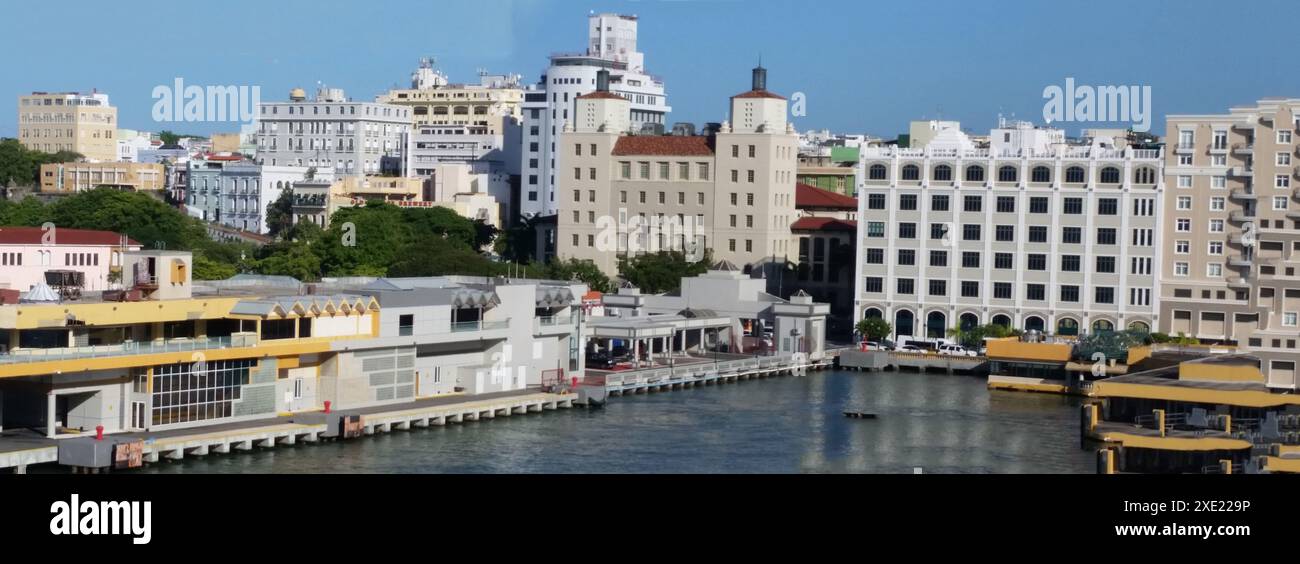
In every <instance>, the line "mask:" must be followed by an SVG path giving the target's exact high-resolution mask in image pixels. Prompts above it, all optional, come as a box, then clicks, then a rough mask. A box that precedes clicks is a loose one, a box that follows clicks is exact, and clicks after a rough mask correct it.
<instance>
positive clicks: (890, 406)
mask: <svg viewBox="0 0 1300 564" xmlns="http://www.w3.org/2000/svg"><path fill="white" fill-rule="evenodd" d="M1078 405H1079V402H1078V400H1076V399H1070V398H1065V397H1060V396H1054V395H1046V394H1027V393H1015V392H998V391H989V390H987V389H986V388H985V383H984V379H982V378H976V377H971V376H948V375H939V374H912V373H894V372H882V373H875V374H869V373H862V372H839V371H826V372H819V373H813V374H811V375H809V376H807V377H804V378H776V379H769V380H754V381H748V382H740V383H736V384H727V385H722V386H713V387H705V388H695V389H691V390H681V391H674V392H663V393H657V394H645V395H637V396H626V397H623V398H611V400H610V401H609V403H608V404H607V405H606V407H605V408H604V409H598V410H590V411H588V410H586V409H581V408H579V409H572V410H560V411H554V412H546V413H542V414H535V415H527V416H515V417H510V418H497V419H496V420H493V421H484V422H481V423H469V424H465V425H449V426H446V427H431V428H429V429H419V430H414V431H411V432H404V431H398V432H393V433H389V434H385V435H377V436H374V437H369V438H365V439H358V440H353V441H347V442H334V443H323V444H321V445H316V446H297V447H279V448H276V449H269V450H259V451H256V452H255V453H247V454H238V455H213V456H209V457H207V458H204V459H200V458H189V459H187V460H185V461H183V462H163V463H159V464H154V465H151V466H149V467H148V468H146V469H145V470H144V471H145V472H176V473H181V472H185V473H196V472H198V473H213V472H217V473H227V472H241V473H248V472H254V473H311V472H320V473H325V472H361V473H436V472H456V473H469V472H504V473H523V472H543V473H568V472H599V473H624V472H651V473H673V472H706V473H714V472H726V473H747V472H783V473H785V472H894V473H911V472H912V471H913V468H914V467H917V466H920V467H922V468H923V469H924V471H925V472H926V473H987V472H995V473H1091V472H1092V471H1093V465H1094V462H1093V455H1092V454H1091V453H1089V452H1087V451H1084V450H1081V449H1079V448H1078V444H1079V439H1078V437H1079V435H1078ZM846 409H850V410H862V411H870V412H874V413H878V414H879V415H880V418H879V419H876V420H855V419H847V418H845V417H844V416H843V415H842V412H843V411H844V410H846Z"/></svg>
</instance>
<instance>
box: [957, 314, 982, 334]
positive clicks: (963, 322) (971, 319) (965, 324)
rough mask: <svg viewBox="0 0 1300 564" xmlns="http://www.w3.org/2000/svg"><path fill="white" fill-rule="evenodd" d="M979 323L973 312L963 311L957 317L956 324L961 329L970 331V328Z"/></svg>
mask: <svg viewBox="0 0 1300 564" xmlns="http://www.w3.org/2000/svg"><path fill="white" fill-rule="evenodd" d="M979 324H980V318H979V316H977V315H975V314H973V313H963V314H961V317H960V318H958V321H957V325H958V326H960V327H961V330H962V331H970V330H971V329H974V328H975V327H976V326H978V325H979Z"/></svg>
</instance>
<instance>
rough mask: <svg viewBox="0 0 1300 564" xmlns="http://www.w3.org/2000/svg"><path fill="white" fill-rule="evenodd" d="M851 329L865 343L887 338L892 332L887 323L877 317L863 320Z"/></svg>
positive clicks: (892, 329)
mask: <svg viewBox="0 0 1300 564" xmlns="http://www.w3.org/2000/svg"><path fill="white" fill-rule="evenodd" d="M853 328H854V329H855V330H856V331H857V332H858V334H859V335H862V338H863V339H864V340H867V341H879V340H881V339H884V338H886V337H888V336H889V334H890V333H892V332H893V331H894V328H893V327H891V326H890V325H889V322H888V321H885V320H884V319H882V318H879V317H866V318H863V319H862V321H859V322H858V324H857V325H855V326H854V327H853Z"/></svg>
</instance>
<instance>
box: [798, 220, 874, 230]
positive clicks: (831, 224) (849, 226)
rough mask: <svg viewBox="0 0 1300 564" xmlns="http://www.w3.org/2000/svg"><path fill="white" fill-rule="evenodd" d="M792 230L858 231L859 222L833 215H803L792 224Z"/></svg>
mask: <svg viewBox="0 0 1300 564" xmlns="http://www.w3.org/2000/svg"><path fill="white" fill-rule="evenodd" d="M790 230H791V231H857V230H858V222H856V221H852V220H844V219H835V218H833V217H801V218H799V220H798V221H795V222H794V224H793V225H791V226H790Z"/></svg>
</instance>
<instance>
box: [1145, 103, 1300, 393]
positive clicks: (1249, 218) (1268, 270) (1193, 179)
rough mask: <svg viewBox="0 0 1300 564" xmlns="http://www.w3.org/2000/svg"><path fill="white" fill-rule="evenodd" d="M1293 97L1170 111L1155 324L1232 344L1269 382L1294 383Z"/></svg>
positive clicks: (1299, 170)
mask: <svg viewBox="0 0 1300 564" xmlns="http://www.w3.org/2000/svg"><path fill="white" fill-rule="evenodd" d="M1297 115H1300V99H1265V100H1260V101H1259V102H1258V103H1256V104H1254V105H1251V106H1246V107H1238V108H1232V109H1230V110H1229V112H1228V113H1227V114H1221V115H1171V116H1168V118H1167V119H1166V123H1167V132H1168V139H1169V143H1170V146H1171V148H1170V150H1169V151H1168V154H1167V155H1166V157H1165V158H1166V161H1165V184H1166V185H1167V187H1168V190H1166V193H1165V196H1164V207H1165V209H1166V210H1167V211H1166V220H1165V222H1164V224H1163V229H1162V230H1163V235H1162V237H1161V240H1162V241H1163V243H1162V244H1163V246H1164V249H1163V253H1164V255H1165V256H1166V257H1167V258H1166V260H1165V261H1164V263H1163V265H1162V272H1161V279H1162V281H1161V287H1160V294H1161V295H1160V318H1161V323H1160V328H1161V330H1162V331H1165V332H1168V333H1185V334H1186V335H1188V336H1191V337H1195V338H1197V339H1201V340H1202V341H1209V342H1230V343H1236V344H1237V345H1238V347H1241V348H1242V349H1245V350H1249V351H1250V353H1251V355H1252V356H1253V357H1256V358H1258V359H1259V361H1260V364H1261V365H1260V366H1259V371H1260V372H1261V373H1262V374H1263V376H1264V378H1265V380H1266V381H1267V384H1268V386H1271V387H1276V388H1282V389H1292V390H1294V389H1297V386H1298V384H1300V382H1298V381H1297V378H1296V363H1297V362H1300V348H1298V345H1300V324H1298V323H1297V316H1300V275H1298V273H1297V270H1300V167H1297V162H1296V159H1300V150H1298V149H1297V147H1300V138H1297V136H1300V130H1298V126H1297V124H1298V122H1297Z"/></svg>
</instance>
